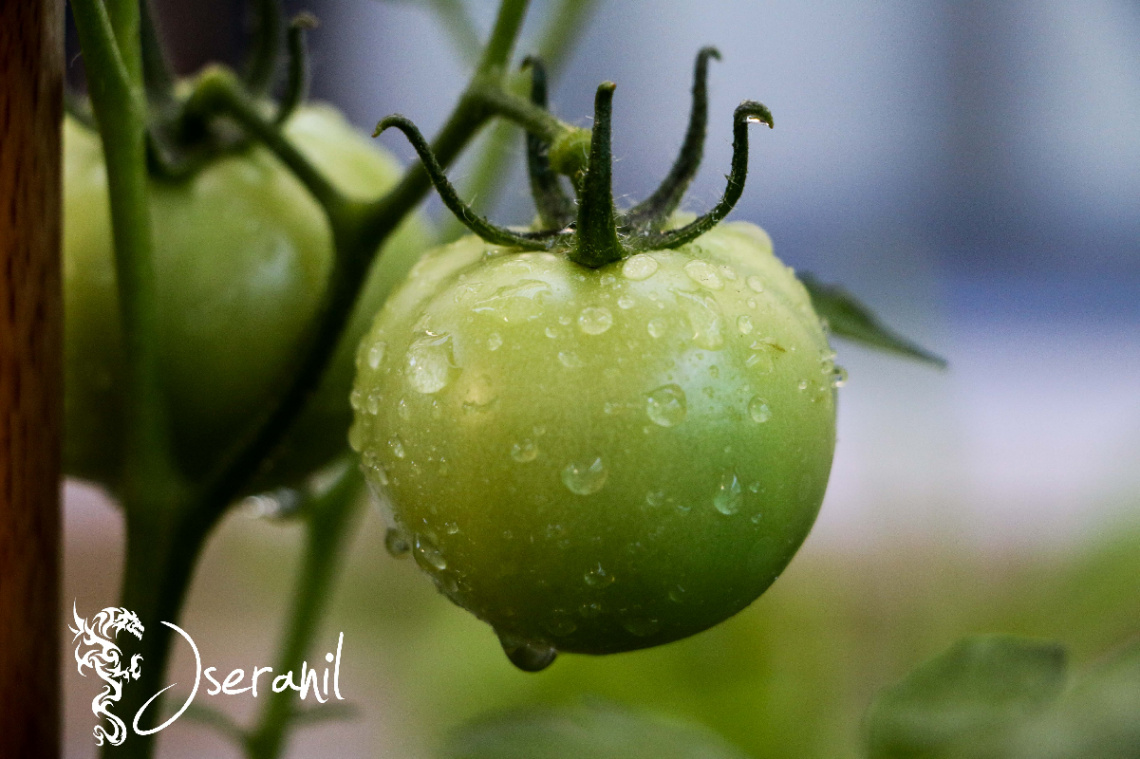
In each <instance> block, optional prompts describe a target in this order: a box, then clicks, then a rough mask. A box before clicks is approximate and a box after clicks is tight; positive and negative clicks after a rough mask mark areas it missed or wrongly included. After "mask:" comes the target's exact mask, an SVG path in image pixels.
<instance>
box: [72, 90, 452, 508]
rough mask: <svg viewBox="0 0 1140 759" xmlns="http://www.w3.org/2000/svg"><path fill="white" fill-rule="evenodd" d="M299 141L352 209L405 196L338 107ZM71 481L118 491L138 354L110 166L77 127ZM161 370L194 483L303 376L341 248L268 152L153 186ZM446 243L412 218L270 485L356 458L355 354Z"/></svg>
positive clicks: (292, 128)
mask: <svg viewBox="0 0 1140 759" xmlns="http://www.w3.org/2000/svg"><path fill="white" fill-rule="evenodd" d="M282 128H283V132H284V134H285V135H286V137H287V138H288V139H290V140H291V141H292V142H293V143H294V144H295V145H296V146H297V148H298V150H300V151H301V153H302V154H304V155H305V157H306V158H307V159H308V160H309V161H311V162H312V164H313V165H314V166H315V167H317V168H318V169H320V170H322V171H323V172H324V173H326V174H327V175H328V176H330V177H332V178H334V181H335V183H336V185H337V187H338V188H339V189H340V190H342V191H343V192H345V193H346V194H348V195H349V196H352V197H361V198H369V197H373V196H376V195H379V194H381V193H383V192H385V191H387V190H389V189H390V188H391V187H392V186H393V185H395V183H396V181H397V180H398V179H399V177H400V176H401V173H402V168H401V167H400V165H399V163H398V162H397V161H396V160H395V158H393V157H392V156H391V155H390V154H388V153H387V152H386V151H384V150H383V149H382V148H380V147H378V146H375V145H373V144H370V143H369V141H368V140H367V139H366V138H365V137H364V136H363V135H361V134H360V133H358V132H357V131H356V130H355V129H353V128H352V127H351V126H350V125H349V124H348V123H347V122H346V121H345V120H344V119H343V117H342V116H341V115H340V114H339V113H337V112H336V111H335V110H334V109H332V108H331V107H329V106H322V105H305V106H301V107H300V108H298V110H297V111H296V112H294V113H293V114H292V115H291V117H290V118H289V119H288V120H287V121H286V122H285V123H284V124H283V127H282ZM63 169H64V181H63V198H64V230H63V232H64V239H63V273H64V308H65V311H66V321H65V335H64V337H65V340H64V388H65V397H64V400H65V422H66V428H67V433H68V434H67V435H66V438H65V446H64V468H65V471H66V472H67V473H68V474H69V475H72V476H77V477H81V478H85V479H88V480H92V481H94V482H97V483H99V484H102V485H104V486H106V487H109V488H110V489H112V490H114V489H115V488H116V487H117V485H118V476H119V474H118V473H119V470H120V468H121V466H122V461H123V455H124V452H123V444H122V441H121V440H120V437H119V436H120V434H121V432H122V429H123V424H122V413H123V405H124V400H123V397H122V387H123V384H124V383H123V373H124V371H125V366H124V354H123V345H122V327H121V325H120V322H119V316H118V305H117V298H118V288H117V285H116V279H115V268H114V256H113V252H112V237H111V221H110V211H109V208H108V202H107V179H106V171H105V169H104V165H103V152H102V148H101V146H100V143H99V138H98V135H97V134H96V133H94V132H93V131H91V130H90V129H88V128H86V127H85V126H83V125H82V124H80V123H78V122H77V121H75V120H74V119H72V118H68V119H67V120H66V121H65V122H64V161H63ZM150 206H151V216H152V226H153V228H154V236H155V243H156V253H155V269H156V286H157V289H158V300H159V303H160V311H159V314H158V332H159V337H160V343H161V345H162V355H161V370H162V376H163V384H164V388H165V392H166V395H167V401H168V404H169V413H170V418H171V425H172V428H173V438H174V445H175V453H176V456H177V459H178V461H179V464H180V467H181V469H182V473H183V474H184V475H186V476H187V477H191V478H196V477H202V476H203V475H204V474H205V473H207V472H208V471H209V470H210V468H211V467H212V466H215V465H216V464H217V460H218V456H219V455H220V454H222V453H224V452H225V451H226V450H227V448H228V446H230V445H231V444H232V442H233V441H234V440H237V439H240V438H241V436H242V435H243V434H244V433H245V432H246V430H247V429H248V428H249V427H250V425H251V424H253V423H255V422H256V420H257V418H258V414H259V413H261V408H262V406H263V402H264V399H265V398H267V397H272V395H273V393H274V392H275V390H277V389H278V388H280V387H281V386H282V385H283V384H284V383H285V382H286V379H287V378H288V377H289V376H290V374H291V373H292V372H293V371H294V369H295V367H294V366H293V361H294V357H295V356H296V353H297V351H298V349H299V347H301V346H302V345H303V343H304V340H305V338H306V335H307V330H308V329H309V328H310V325H311V324H312V322H313V318H314V315H315V313H316V312H317V309H318V308H319V307H320V305H321V299H322V297H324V292H325V283H326V281H327V279H328V276H329V271H330V268H331V266H332V257H333V251H332V239H331V237H330V233H329V228H328V223H327V221H326V218H325V215H324V212H323V211H322V209H321V207H320V205H319V204H318V203H317V202H316V201H315V200H314V199H313V198H312V196H311V195H310V194H309V192H308V191H307V190H306V189H305V188H304V186H303V185H302V184H301V183H300V182H299V181H298V180H297V179H296V177H295V176H294V175H293V174H292V173H291V172H290V171H289V170H288V169H287V168H286V167H285V166H284V165H282V164H281V162H280V161H278V160H277V159H276V158H274V157H273V156H272V155H271V154H270V153H269V151H268V150H267V149H266V148H264V147H260V146H249V147H245V148H244V149H242V150H240V151H237V152H231V153H229V154H225V155H221V156H218V157H215V158H212V159H211V160H209V161H208V162H207V163H206V165H205V166H203V167H201V168H200V169H199V170H197V171H196V172H194V173H193V174H192V175H191V176H188V177H184V178H183V177H180V178H174V179H171V178H162V177H156V178H154V179H153V180H152V181H151V183H150ZM430 239H431V233H430V231H429V229H428V228H427V226H426V224H425V222H424V221H423V219H421V218H418V217H411V218H409V219H408V221H407V222H406V223H405V224H404V225H403V226H402V227H401V228H400V229H399V230H398V231H397V232H396V233H395V235H394V236H393V237H392V238H391V239H390V240H389V241H388V242H387V243H386V245H385V247H384V249H383V252H382V254H381V256H380V260H379V262H378V263H377V265H376V266H375V267H373V270H372V271H371V273H370V276H369V279H368V282H367V284H366V285H365V289H364V291H363V293H362V295H361V303H360V305H359V307H358V308H357V309H356V311H355V313H354V317H353V320H352V322H351V324H350V325H349V326H348V328H347V331H346V333H345V335H344V336H343V337H342V339H341V341H340V343H339V345H338V348H337V353H336V355H335V356H334V358H333V360H332V364H331V366H330V368H329V371H328V373H327V375H326V376H325V377H324V379H323V380H322V383H321V385H320V387H319V389H318V390H317V392H316V394H315V395H314V397H312V398H311V399H310V401H309V403H308V404H307V406H306V409H305V412H304V413H303V414H302V415H301V417H300V418H299V419H298V420H297V422H296V425H295V426H294V428H293V429H292V431H291V433H290V435H289V436H288V438H287V439H286V440H285V441H284V443H283V444H282V446H281V447H280V452H279V454H278V456H277V457H276V459H275V461H274V468H273V470H272V471H271V472H270V473H269V474H268V475H262V476H261V477H260V478H259V479H258V480H257V481H256V482H255V484H256V485H258V486H261V487H265V488H270V487H275V486H278V485H282V484H296V483H297V482H298V481H299V480H300V479H301V478H302V477H303V476H304V475H306V474H308V473H310V472H312V471H313V470H314V469H315V468H317V467H319V466H320V465H322V464H325V463H327V462H328V461H329V460H330V459H331V458H332V457H333V456H335V455H336V454H337V453H338V452H339V451H340V450H342V449H343V448H344V430H345V429H346V428H347V426H348V424H349V421H350V410H349V407H348V403H347V401H346V398H347V396H348V392H349V389H350V387H351V383H352V371H353V353H354V350H355V346H356V343H357V342H358V341H359V339H360V337H361V336H362V335H363V334H364V332H365V331H366V330H367V327H368V324H369V322H370V320H371V316H372V314H374V313H375V312H376V310H377V309H378V308H379V307H380V305H381V304H382V303H383V302H384V299H385V297H386V296H387V294H388V292H389V290H391V288H392V286H393V284H394V283H395V282H398V281H399V280H400V279H401V278H402V277H403V276H404V274H406V273H407V271H408V270H409V269H410V268H411V266H412V264H413V263H414V262H415V260H416V258H417V257H418V256H419V255H420V253H421V252H422V251H423V250H424V248H425V247H426V246H427V244H428V241H429V240H430Z"/></svg>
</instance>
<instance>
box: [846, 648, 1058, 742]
mask: <svg viewBox="0 0 1140 759" xmlns="http://www.w3.org/2000/svg"><path fill="white" fill-rule="evenodd" d="M1065 669H1066V653H1065V649H1064V648H1063V647H1062V646H1060V645H1057V644H1054V643H1044V642H1039V641H1032V640H1025V639H1020V638H1012V637H1005V636H986V637H978V638H969V639H967V640H964V641H961V642H959V643H957V644H955V645H954V646H953V647H952V648H951V649H950V650H949V651H947V652H946V653H944V654H942V655H941V656H938V657H937V658H935V659H933V660H932V661H929V662H927V663H926V664H924V665H922V666H921V667H919V668H918V669H917V670H915V671H914V672H912V673H911V674H910V675H909V676H908V677H907V678H906V679H905V680H903V681H902V682H901V683H899V684H897V685H895V686H893V687H891V688H889V689H888V690H886V691H885V692H884V693H882V694H881V695H880V696H879V698H878V699H877V700H876V701H875V703H874V705H872V707H871V711H870V713H869V715H868V721H867V726H868V755H869V756H870V757H871V759H904V758H905V759H944V758H946V759H949V758H950V757H954V758H955V759H965V758H966V757H969V758H971V759H974V758H976V759H982V758H983V757H984V758H985V759H996V758H997V757H1005V756H1008V755H1009V754H1008V748H1007V747H1008V746H1009V741H1010V736H1011V735H1013V734H1014V733H1015V732H1016V731H1017V730H1019V729H1020V728H1021V727H1022V725H1024V724H1025V723H1026V721H1027V720H1028V719H1029V718H1031V717H1034V716H1036V715H1039V714H1041V713H1042V712H1043V711H1044V710H1045V709H1047V708H1048V707H1049V706H1050V705H1051V704H1052V703H1053V702H1054V701H1055V700H1056V698H1057V697H1058V696H1059V695H1060V693H1061V690H1062V689H1063V688H1064V685H1065Z"/></svg>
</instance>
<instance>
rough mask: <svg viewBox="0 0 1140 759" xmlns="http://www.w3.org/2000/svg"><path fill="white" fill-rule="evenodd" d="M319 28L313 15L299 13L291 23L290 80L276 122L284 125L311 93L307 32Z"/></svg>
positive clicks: (289, 44) (289, 42) (279, 106)
mask: <svg viewBox="0 0 1140 759" xmlns="http://www.w3.org/2000/svg"><path fill="white" fill-rule="evenodd" d="M316 27H317V17H316V16H314V15H312V14H311V13H299V14H297V15H296V16H295V17H294V18H293V20H292V21H291V22H289V33H288V40H287V42H288V47H289V79H288V81H286V83H285V94H284V95H283V96H282V98H281V102H280V103H279V104H278V105H277V116H276V118H275V119H274V121H275V122H276V123H277V124H284V123H285V122H286V121H288V120H289V117H290V116H292V115H293V112H294V111H296V110H297V106H299V105H300V104H301V103H302V102H304V100H305V97H306V96H307V95H308V91H309V51H308V49H307V48H306V47H305V31H306V30H308V29H315V28H316Z"/></svg>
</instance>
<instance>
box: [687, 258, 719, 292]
mask: <svg viewBox="0 0 1140 759" xmlns="http://www.w3.org/2000/svg"><path fill="white" fill-rule="evenodd" d="M685 274H687V275H688V276H689V279H691V280H693V281H694V282H696V283H697V284H698V285H700V286H701V287H703V288H705V289H706V290H723V289H724V281H723V280H721V278H720V275H719V274H718V273H717V270H716V267H715V266H713V265H712V264H710V263H709V262H708V261H700V260H697V261H689V263H687V264H685Z"/></svg>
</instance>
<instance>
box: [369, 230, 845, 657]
mask: <svg viewBox="0 0 1140 759" xmlns="http://www.w3.org/2000/svg"><path fill="white" fill-rule="evenodd" d="M833 357H834V354H833V353H832V352H831V350H830V348H829V346H828V344H827V340H826V337H825V335H824V332H823V330H822V327H821V324H820V321H819V319H818V317H817V316H816V315H815V313H814V311H813V310H812V309H811V305H810V300H809V298H808V295H807V293H806V291H805V290H804V289H803V286H802V285H801V284H800V283H799V282H798V281H797V280H796V279H795V277H794V275H793V274H792V273H791V271H790V270H789V269H788V268H787V267H785V266H784V265H783V264H782V263H780V262H779V261H778V260H777V259H776V258H775V257H774V256H773V255H772V253H771V243H770V241H769V240H768V237H767V235H766V234H765V233H764V232H763V231H762V230H760V229H759V228H758V227H755V226H753V225H751V224H745V223H732V224H724V225H721V226H720V227H718V228H716V229H714V230H713V231H712V232H709V233H708V234H706V235H705V236H703V237H701V238H699V239H698V240H696V241H695V242H694V243H691V244H689V245H686V246H683V247H682V248H680V249H678V250H674V251H653V252H650V253H646V254H641V255H639V256H635V257H633V258H631V259H628V260H626V261H620V262H617V263H615V264H611V265H609V266H605V267H603V268H601V269H597V270H590V269H586V268H583V267H581V266H578V265H577V264H574V263H572V262H570V261H569V260H568V259H566V258H565V257H564V255H558V254H554V253H520V252H517V251H509V250H502V249H496V248H493V247H490V246H487V245H486V244H485V243H483V242H482V241H480V240H478V239H476V238H464V239H463V240H460V241H458V242H456V243H454V244H452V245H450V246H446V247H443V248H440V249H436V250H434V251H432V252H430V253H428V254H426V255H425V256H424V258H423V259H422V260H421V262H420V263H419V264H417V266H416V267H415V268H414V269H413V271H412V273H411V275H410V276H409V279H408V280H407V282H405V284H404V285H403V286H402V287H401V289H400V290H398V291H397V292H396V293H394V294H393V296H392V298H391V299H390V300H389V301H388V302H387V303H386V305H385V307H384V308H383V309H382V310H381V312H380V314H379V315H378V316H377V319H376V321H375V323H374V324H373V326H372V330H371V332H370V333H369V334H368V335H367V336H366V337H365V339H364V340H363V342H362V343H361V346H360V349H359V351H358V354H357V378H356V384H355V387H354V391H353V398H352V401H353V406H354V408H355V409H356V415H355V422H354V425H353V428H352V431H351V433H350V442H351V443H352V445H353V447H354V448H355V449H357V450H358V451H360V452H361V454H362V466H363V468H364V471H365V474H366V476H367V478H368V479H369V481H370V483H371V484H372V486H373V489H374V491H375V492H376V493H377V494H378V496H379V500H380V501H381V503H382V505H383V506H384V508H386V509H388V510H390V512H391V514H390V517H391V519H392V520H393V522H394V524H395V526H396V527H397V528H398V529H399V530H402V531H403V532H404V533H405V535H406V536H407V540H408V542H409V543H410V544H412V545H413V546H414V548H413V550H412V552H413V555H414V556H415V558H416V561H417V562H418V563H419V564H420V566H421V567H423V568H424V569H425V570H426V571H428V573H429V574H431V575H432V576H433V578H434V579H435V581H436V584H437V585H438V587H439V588H440V589H441V591H442V592H444V593H445V594H446V595H448V596H449V597H450V598H451V599H452V600H453V601H455V602H456V603H458V604H459V605H461V606H464V607H465V608H467V609H469V610H470V611H472V612H473V613H474V614H476V615H477V616H479V617H480V618H482V619H484V620H486V621H487V622H489V623H490V624H491V625H492V626H493V627H494V628H495V629H496V631H497V632H498V633H499V634H500V636H501V637H503V638H505V639H507V640H510V641H513V642H517V641H523V642H527V643H530V644H533V645H535V646H539V647H542V646H550V647H554V648H556V649H557V650H560V651H573V652H581V653H591V654H603V653H613V652H619V651H627V650H632V649H637V648H643V647H647V646H653V645H658V644H661V643H667V642H669V641H673V640H677V639H680V638H683V637H686V636H688V635H692V634H694V633H696V632H699V631H701V630H703V629H706V628H708V627H710V626H712V625H714V624H716V623H718V622H720V621H722V620H724V619H726V618H727V617H729V616H731V615H732V614H734V613H736V612H737V611H739V610H740V609H742V608H744V607H745V606H747V605H748V604H749V603H751V602H752V601H753V600H754V599H755V598H756V597H758V596H759V595H760V594H761V593H762V592H763V591H764V590H765V589H766V588H767V587H768V586H769V585H770V584H771V583H772V582H773V581H774V580H775V579H776V577H777V576H778V575H779V574H780V572H781V571H783V569H784V567H785V566H786V565H787V563H788V562H789V561H790V560H791V558H792V556H793V555H794V554H795V552H796V550H797V549H798V548H799V546H800V544H801V543H802V541H803V540H804V538H805V537H806V536H807V534H808V531H809V530H810V528H811V526H812V523H813V522H814V520H815V517H816V514H817V513H818V510H819V506H820V502H821V501H822V499H823V495H824V491H825V489H826V485H827V479H828V475H829V472H830V467H831V460H832V454H833V451H834V444H835V389H834V383H833V380H832V373H833V371H834V363H833Z"/></svg>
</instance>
